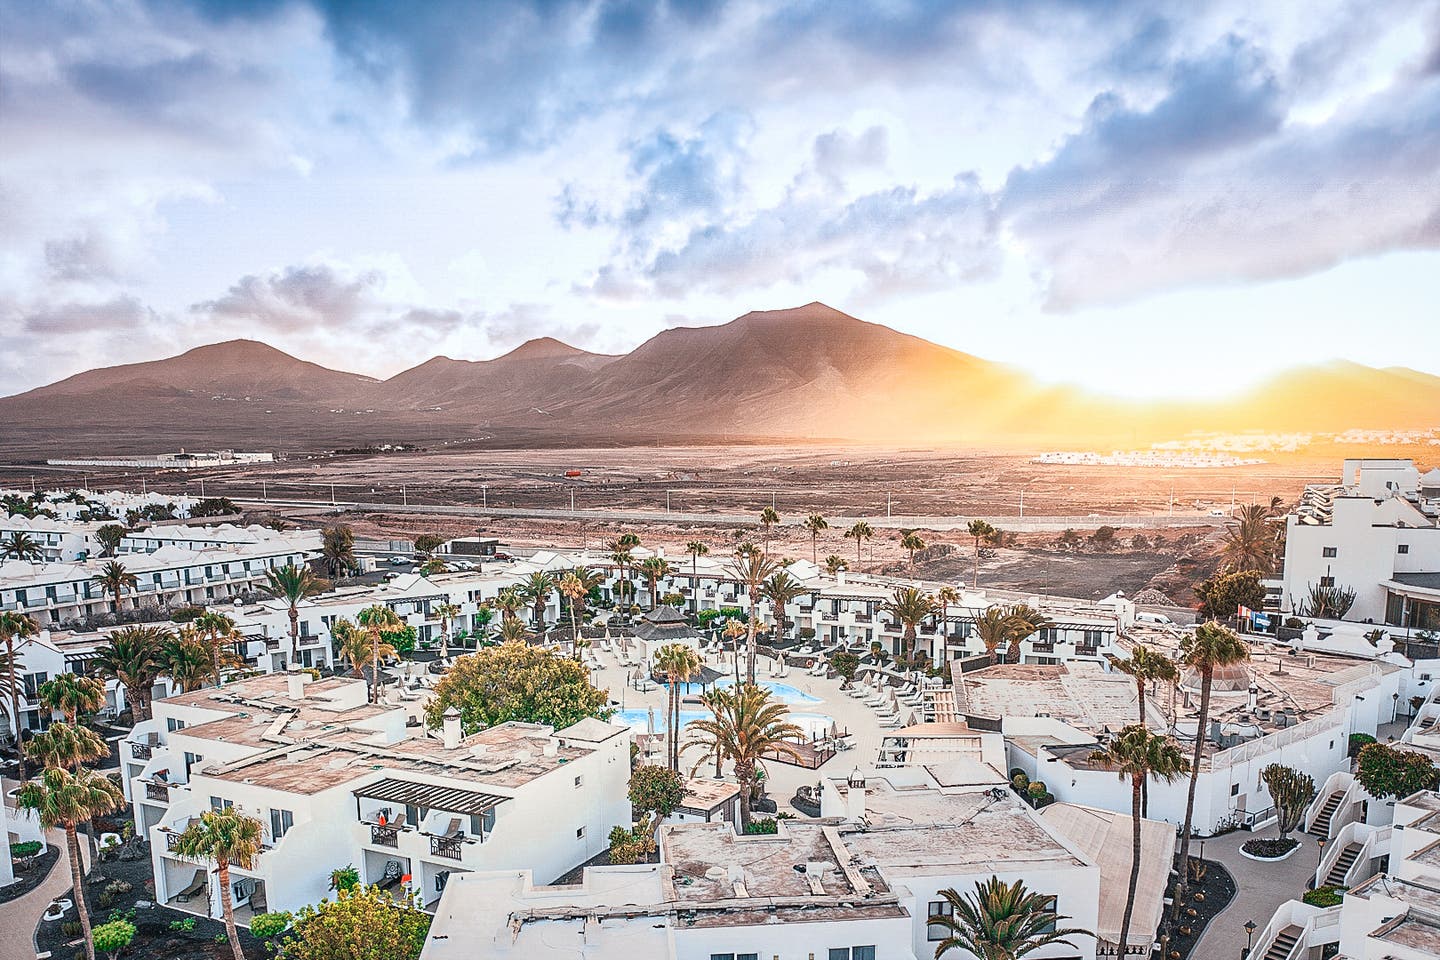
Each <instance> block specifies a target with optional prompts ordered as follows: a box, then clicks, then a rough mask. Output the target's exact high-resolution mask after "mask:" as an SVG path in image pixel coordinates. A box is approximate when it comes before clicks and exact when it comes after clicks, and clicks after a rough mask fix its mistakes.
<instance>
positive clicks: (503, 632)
mask: <svg viewBox="0 0 1440 960" xmlns="http://www.w3.org/2000/svg"><path fill="white" fill-rule="evenodd" d="M529 634H530V631H529V630H527V629H525V621H523V620H521V619H520V618H519V617H511V618H510V619H509V620H502V621H500V639H501V640H502V641H504V642H505V643H519V642H521V641H523V640H524V639H525V638H526V637H527V636H529Z"/></svg>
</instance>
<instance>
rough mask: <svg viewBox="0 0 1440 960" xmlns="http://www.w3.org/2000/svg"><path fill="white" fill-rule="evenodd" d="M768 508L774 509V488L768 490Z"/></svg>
mask: <svg viewBox="0 0 1440 960" xmlns="http://www.w3.org/2000/svg"><path fill="white" fill-rule="evenodd" d="M770 509H771V510H774V509H775V491H774V490H771V491H770Z"/></svg>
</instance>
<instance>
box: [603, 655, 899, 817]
mask: <svg viewBox="0 0 1440 960" xmlns="http://www.w3.org/2000/svg"><path fill="white" fill-rule="evenodd" d="M592 650H593V652H594V654H595V656H597V657H598V658H599V660H600V663H601V668H600V669H599V670H597V671H594V673H593V677H594V680H595V683H596V685H597V686H599V687H601V688H608V689H609V691H610V698H611V699H612V700H614V701H616V702H617V703H619V704H621V705H622V706H623V708H624V709H626V710H645V709H647V708H650V707H653V708H654V709H655V723H656V732H657V733H658V732H663V723H664V717H665V704H666V688H665V687H663V686H657V687H656V688H655V689H653V690H649V691H646V692H643V693H642V692H641V691H639V690H636V689H635V688H634V687H631V686H628V684H627V682H626V679H627V677H628V676H629V675H630V674H631V673H633V671H634V667H628V668H627V667H622V666H620V665H619V663H618V660H617V658H616V655H615V654H613V653H606V652H605V651H603V650H598V649H594V648H592ZM704 659H705V665H706V666H709V667H713V668H714V669H716V670H720V671H723V672H725V673H727V674H729V673H732V672H733V671H734V669H735V667H734V664H733V662H732V660H731V658H730V657H729V656H728V655H726V654H724V653H721V654H718V655H717V654H706V655H705V658H704ZM774 671H775V661H774V660H772V659H769V658H765V657H761V658H760V660H759V662H758V663H757V664H756V667H755V679H756V680H757V681H765V680H772V679H773V680H775V681H776V682H777V683H783V684H787V685H788V686H791V687H794V688H795V689H796V690H799V691H801V692H802V693H804V694H806V695H808V696H811V697H815V698H817V699H818V700H820V701H821V702H820V703H797V704H791V705H790V706H791V709H792V710H793V711H794V712H796V713H799V714H824V715H825V716H829V717H832V718H834V720H835V725H836V726H837V727H838V728H839V729H840V730H842V731H846V732H848V733H849V735H850V738H851V740H852V741H853V742H854V744H855V749H853V750H846V751H842V752H841V753H838V754H836V755H835V756H834V757H833V758H831V759H830V760H829V761H828V762H827V763H825V764H824V765H823V766H821V767H820V769H819V770H818V771H817V770H807V769H804V768H801V767H796V766H791V765H789V764H785V763H777V762H774V761H771V762H767V763H765V765H764V766H765V772H766V776H767V779H768V782H769V786H768V788H767V792H768V793H769V795H770V797H771V799H773V800H774V801H775V802H776V803H777V804H779V806H780V809H781V810H786V811H788V812H789V813H791V814H792V815H794V816H797V817H798V816H802V814H800V813H799V812H798V811H796V810H795V809H794V808H793V807H791V806H790V798H791V797H792V796H794V794H795V790H796V788H798V787H800V786H801V785H803V784H809V785H814V784H815V783H816V782H817V781H818V780H820V779H821V778H822V777H843V776H845V775H846V774H848V773H849V772H850V771H851V769H852V768H854V767H857V766H859V767H862V768H865V767H868V766H870V765H871V764H873V763H874V762H875V758H876V756H877V755H878V754H879V751H880V739H881V736H882V734H885V733H892V732H893V731H888V730H882V729H881V727H880V722H879V720H878V719H877V718H876V715H875V711H874V710H872V709H870V708H869V707H867V706H865V704H864V703H862V702H861V701H859V700H856V699H855V698H853V697H851V696H849V695H847V694H845V693H842V692H841V691H840V680H839V679H838V678H837V679H833V680H832V679H828V678H825V677H812V676H809V675H808V674H806V673H805V672H804V671H803V670H800V669H798V668H795V667H791V668H790V669H789V671H788V672H787V673H786V674H785V675H783V676H781V677H775V676H774ZM682 709H683V708H682ZM682 736H683V732H682ZM692 765H698V767H699V769H700V771H701V772H704V771H705V770H706V769H712V772H713V768H711V767H710V765H708V764H707V763H706V756H705V754H704V753H703V751H701V750H700V749H698V748H691V749H687V750H684V751H683V752H682V753H681V756H680V770H681V772H682V773H688V772H689V770H690V768H691V767H692ZM726 772H727V776H728V768H727V771H726Z"/></svg>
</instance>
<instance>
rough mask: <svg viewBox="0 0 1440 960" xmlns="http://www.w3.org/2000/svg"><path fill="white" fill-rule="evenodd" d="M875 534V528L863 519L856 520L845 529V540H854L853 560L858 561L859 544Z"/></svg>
mask: <svg viewBox="0 0 1440 960" xmlns="http://www.w3.org/2000/svg"><path fill="white" fill-rule="evenodd" d="M873 536H875V530H874V528H872V527H871V526H870V524H868V523H866V522H865V521H864V520H861V521H859V522H857V523H856V524H855V525H854V526H852V527H851V528H850V529H849V530H846V531H845V539H846V540H854V541H855V562H856V563H859V562H860V544H862V543H864V542H865V541H866V540H869V539H870V538H871V537H873Z"/></svg>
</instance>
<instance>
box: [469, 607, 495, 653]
mask: <svg viewBox="0 0 1440 960" xmlns="http://www.w3.org/2000/svg"><path fill="white" fill-rule="evenodd" d="M494 619H495V611H494V610H492V609H490V604H488V603H482V604H480V606H479V607H477V608H476V610H475V612H474V613H473V614H472V615H471V617H470V623H471V625H472V626H473V628H474V629H476V630H479V631H480V639H479V640H476V641H475V645H476V646H477V647H478V646H479V645H480V641H481V640H489V639H490V622H491V621H492V620H494Z"/></svg>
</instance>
